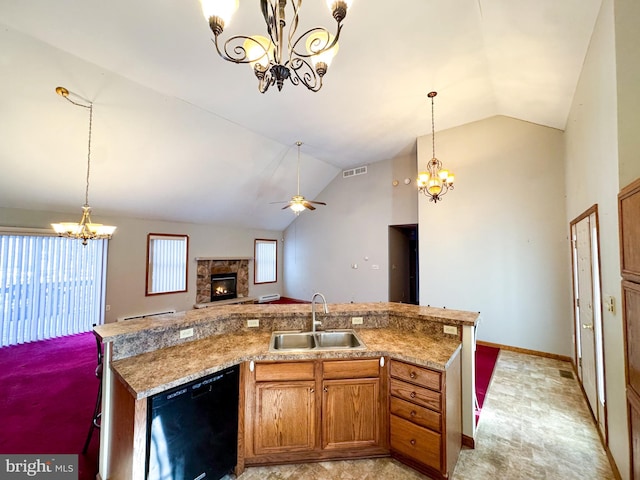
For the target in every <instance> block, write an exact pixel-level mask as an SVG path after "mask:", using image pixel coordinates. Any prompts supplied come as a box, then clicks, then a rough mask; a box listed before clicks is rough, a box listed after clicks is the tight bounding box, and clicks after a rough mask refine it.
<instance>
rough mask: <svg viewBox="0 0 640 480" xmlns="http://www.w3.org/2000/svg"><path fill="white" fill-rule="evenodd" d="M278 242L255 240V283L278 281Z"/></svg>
mask: <svg viewBox="0 0 640 480" xmlns="http://www.w3.org/2000/svg"><path fill="white" fill-rule="evenodd" d="M277 252H278V242H277V241H276V240H259V239H256V241H255V259H254V260H255V264H254V269H255V274H254V283H270V282H276V281H277V264H278V262H277V255H278V253H277Z"/></svg>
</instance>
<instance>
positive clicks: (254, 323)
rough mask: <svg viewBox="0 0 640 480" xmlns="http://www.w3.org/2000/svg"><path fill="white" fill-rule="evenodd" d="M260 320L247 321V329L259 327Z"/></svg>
mask: <svg viewBox="0 0 640 480" xmlns="http://www.w3.org/2000/svg"><path fill="white" fill-rule="evenodd" d="M259 326H260V320H258V319H257V318H252V319H251V320H247V327H259Z"/></svg>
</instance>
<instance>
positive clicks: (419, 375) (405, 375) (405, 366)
mask: <svg viewBox="0 0 640 480" xmlns="http://www.w3.org/2000/svg"><path fill="white" fill-rule="evenodd" d="M390 371H391V376H392V377H396V378H400V379H401V380H404V381H406V382H411V383H415V384H418V385H420V386H422V387H426V388H430V389H432V390H437V391H440V390H441V386H440V372H435V371H433V370H428V369H426V368H421V367H417V366H415V365H411V364H409V363H403V362H398V361H395V360H392V361H391V370H390Z"/></svg>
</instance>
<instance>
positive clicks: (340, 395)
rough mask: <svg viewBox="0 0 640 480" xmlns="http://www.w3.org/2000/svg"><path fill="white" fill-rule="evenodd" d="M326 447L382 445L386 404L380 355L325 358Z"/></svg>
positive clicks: (324, 414) (323, 383)
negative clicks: (372, 356)
mask: <svg viewBox="0 0 640 480" xmlns="http://www.w3.org/2000/svg"><path fill="white" fill-rule="evenodd" d="M322 370H323V376H322V378H323V381H322V392H323V395H322V448H323V449H325V450H329V449H340V448H343V449H344V448H362V447H375V446H378V445H380V439H381V436H382V432H381V426H382V423H383V422H382V419H383V405H382V396H381V390H380V383H381V380H380V373H379V364H378V359H367V360H352V361H325V362H324V363H323V369H322Z"/></svg>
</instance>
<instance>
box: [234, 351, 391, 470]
mask: <svg viewBox="0 0 640 480" xmlns="http://www.w3.org/2000/svg"><path fill="white" fill-rule="evenodd" d="M380 363H381V362H380V359H379V358H368V359H358V360H324V361H322V360H317V361H301V362H260V363H255V368H254V370H253V371H251V369H250V368H247V369H246V371H247V379H246V381H245V395H244V398H245V399H244V402H245V405H244V415H245V417H244V439H243V440H244V442H243V443H244V463H245V464H246V465H264V464H270V463H285V462H298V461H299V462H304V461H313V460H329V459H338V458H359V457H371V456H377V455H385V454H387V455H388V452H389V449H388V444H387V440H386V435H384V434H383V432H385V429H386V425H387V423H386V416H385V412H386V408H387V400H386V399H387V395H386V385H387V384H386V368H385V367H383V366H381V365H380Z"/></svg>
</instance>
